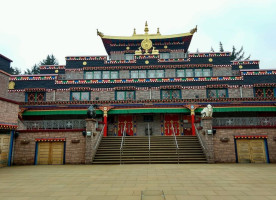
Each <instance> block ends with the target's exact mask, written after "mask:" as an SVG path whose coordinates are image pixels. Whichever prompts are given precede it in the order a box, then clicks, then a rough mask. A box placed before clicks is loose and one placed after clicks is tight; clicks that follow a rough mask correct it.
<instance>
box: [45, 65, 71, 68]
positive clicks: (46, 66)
mask: <svg viewBox="0 0 276 200" xmlns="http://www.w3.org/2000/svg"><path fill="white" fill-rule="evenodd" d="M65 67H66V66H65V65H41V66H40V67H39V68H40V69H65Z"/></svg>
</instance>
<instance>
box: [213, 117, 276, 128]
mask: <svg viewBox="0 0 276 200" xmlns="http://www.w3.org/2000/svg"><path fill="white" fill-rule="evenodd" d="M213 126H217V127H221V126H226V127H234V126H267V127H270V126H276V117H230V118H224V117H223V118H214V119H213Z"/></svg>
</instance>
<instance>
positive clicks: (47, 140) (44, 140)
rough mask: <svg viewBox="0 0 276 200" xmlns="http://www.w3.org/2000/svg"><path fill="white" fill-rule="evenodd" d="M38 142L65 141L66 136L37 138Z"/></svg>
mask: <svg viewBox="0 0 276 200" xmlns="http://www.w3.org/2000/svg"><path fill="white" fill-rule="evenodd" d="M35 141H36V142H64V141H66V139H65V138H36V139H35Z"/></svg>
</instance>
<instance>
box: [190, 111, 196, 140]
mask: <svg viewBox="0 0 276 200" xmlns="http://www.w3.org/2000/svg"><path fill="white" fill-rule="evenodd" d="M191 118H192V135H196V132H195V114H194V112H192V113H191Z"/></svg>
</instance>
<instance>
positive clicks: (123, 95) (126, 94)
mask: <svg viewBox="0 0 276 200" xmlns="http://www.w3.org/2000/svg"><path fill="white" fill-rule="evenodd" d="M115 95H116V96H115V99H116V100H134V99H135V91H116V93H115Z"/></svg>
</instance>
